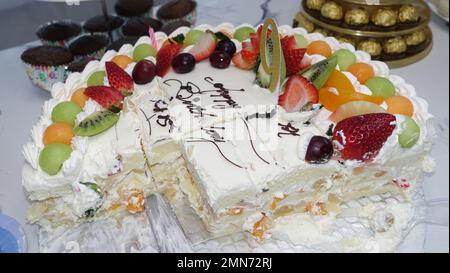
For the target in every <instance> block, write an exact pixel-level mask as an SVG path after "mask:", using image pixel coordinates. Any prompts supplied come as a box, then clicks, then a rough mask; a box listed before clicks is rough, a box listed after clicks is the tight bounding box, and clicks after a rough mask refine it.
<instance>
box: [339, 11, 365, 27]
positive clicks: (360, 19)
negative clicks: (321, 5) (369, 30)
mask: <svg viewBox="0 0 450 273" xmlns="http://www.w3.org/2000/svg"><path fill="white" fill-rule="evenodd" d="M369 19H370V18H369V13H368V12H367V11H366V10H365V9H362V8H355V9H351V10H349V11H347V12H346V13H345V17H344V21H345V22H346V23H347V24H349V25H354V26H361V25H366V24H368V23H369Z"/></svg>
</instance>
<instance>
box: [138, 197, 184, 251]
mask: <svg viewBox="0 0 450 273" xmlns="http://www.w3.org/2000/svg"><path fill="white" fill-rule="evenodd" d="M146 203H147V205H146V206H145V212H146V213H147V217H148V220H149V222H150V225H151V227H152V230H153V234H154V235H155V239H156V242H157V244H158V247H159V250H160V252H162V253H185V252H192V248H191V243H190V241H189V240H188V238H187V237H186V235H185V233H184V231H183V228H182V227H181V225H180V223H179V221H178V218H177V217H176V215H175V213H174V211H173V209H172V207H171V206H170V205H169V203H168V201H167V200H166V198H165V197H164V196H162V195H161V194H159V193H155V194H152V195H150V196H149V197H147V200H146Z"/></svg>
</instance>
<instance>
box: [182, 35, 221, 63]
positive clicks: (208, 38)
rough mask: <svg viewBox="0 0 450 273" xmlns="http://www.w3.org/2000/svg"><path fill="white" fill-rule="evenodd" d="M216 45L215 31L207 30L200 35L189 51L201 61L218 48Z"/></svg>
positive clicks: (197, 60) (196, 59)
mask: <svg viewBox="0 0 450 273" xmlns="http://www.w3.org/2000/svg"><path fill="white" fill-rule="evenodd" d="M216 46H217V41H216V36H215V35H214V33H212V32H210V31H207V32H206V33H205V34H203V36H202V37H200V39H199V40H198V41H197V43H195V45H194V47H193V48H191V50H190V51H189V53H191V54H192V55H194V57H195V61H196V62H201V61H203V60H205V59H207V58H209V56H211V54H213V52H214V50H216Z"/></svg>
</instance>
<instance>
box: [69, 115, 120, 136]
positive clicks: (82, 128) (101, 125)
mask: <svg viewBox="0 0 450 273" xmlns="http://www.w3.org/2000/svg"><path fill="white" fill-rule="evenodd" d="M118 120H119V116H118V115H117V114H114V113H113V112H111V111H108V110H105V111H98V112H95V113H93V114H92V115H90V116H88V117H87V118H85V119H84V120H83V121H81V122H80V124H78V126H76V127H75V128H74V129H73V132H74V133H75V135H77V136H95V135H98V134H100V133H101V132H104V131H106V130H108V129H109V128H111V127H112V126H114V125H115V124H116V123H117V121H118Z"/></svg>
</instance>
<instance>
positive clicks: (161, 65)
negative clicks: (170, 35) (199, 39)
mask: <svg viewBox="0 0 450 273" xmlns="http://www.w3.org/2000/svg"><path fill="white" fill-rule="evenodd" d="M182 48H183V45H180V44H167V45H165V46H163V47H162V48H161V49H160V50H159V51H158V53H157V54H156V75H158V76H159V77H164V76H165V75H166V74H167V73H168V72H169V70H170V67H171V65H172V61H173V59H174V58H175V56H177V54H178V52H180V50H181V49H182Z"/></svg>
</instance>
